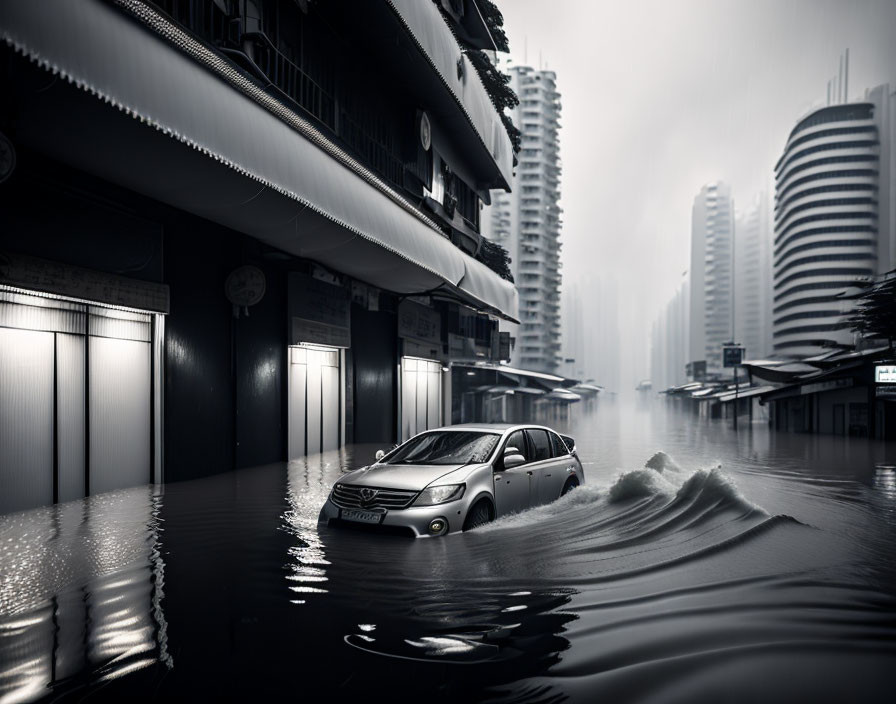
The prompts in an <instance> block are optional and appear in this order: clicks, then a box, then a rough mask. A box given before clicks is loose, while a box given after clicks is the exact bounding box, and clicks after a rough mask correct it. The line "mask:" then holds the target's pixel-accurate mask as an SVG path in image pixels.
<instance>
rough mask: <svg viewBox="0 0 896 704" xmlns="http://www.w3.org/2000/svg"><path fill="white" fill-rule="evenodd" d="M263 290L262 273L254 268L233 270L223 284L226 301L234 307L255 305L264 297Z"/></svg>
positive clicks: (243, 267)
mask: <svg viewBox="0 0 896 704" xmlns="http://www.w3.org/2000/svg"><path fill="white" fill-rule="evenodd" d="M264 289H265V278H264V272H262V271H261V269H259V268H258V267H254V266H241V267H239V268H238V269H234V270H233V271H232V272H230V275H229V276H228V277H227V281H226V282H224V290H225V292H226V293H227V300H229V301H230V302H231V303H233V305H235V306H253V305H255V304H256V303H258V302H259V301H260V300H261V298H262V296H264Z"/></svg>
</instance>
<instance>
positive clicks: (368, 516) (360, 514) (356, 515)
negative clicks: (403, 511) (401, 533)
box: [341, 508, 386, 524]
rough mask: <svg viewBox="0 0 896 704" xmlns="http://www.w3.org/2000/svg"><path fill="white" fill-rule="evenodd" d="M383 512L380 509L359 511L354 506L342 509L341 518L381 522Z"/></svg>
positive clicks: (359, 521) (362, 521) (358, 521)
mask: <svg viewBox="0 0 896 704" xmlns="http://www.w3.org/2000/svg"><path fill="white" fill-rule="evenodd" d="M385 515H386V514H385V512H381V511H361V510H359V509H356V508H344V509H342V516H341V517H342V520H344V521H355V522H357V523H377V524H378V523H381V522H382V520H383V516H385Z"/></svg>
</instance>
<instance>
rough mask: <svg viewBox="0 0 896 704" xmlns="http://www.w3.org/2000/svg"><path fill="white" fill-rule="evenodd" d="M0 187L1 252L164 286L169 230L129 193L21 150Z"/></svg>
mask: <svg viewBox="0 0 896 704" xmlns="http://www.w3.org/2000/svg"><path fill="white" fill-rule="evenodd" d="M16 157H17V158H16V169H15V171H14V172H13V174H12V176H11V177H10V178H9V180H8V181H6V182H5V183H2V184H0V249H5V250H8V251H10V252H15V253H19V254H28V255H30V256H34V257H41V258H43V259H50V260H53V261H57V262H63V263H65V264H72V265H74V266H81V267H86V268H90V269H96V270H98V271H104V272H108V273H111V274H118V275H120V276H127V277H130V278H133V279H140V280H143V281H153V282H161V281H162V277H163V270H162V264H163V256H162V229H163V228H162V224H161V222H160V221H159V220H158V219H156V218H154V217H153V216H152V213H151V211H150V212H149V213H147V212H145V209H144V208H143V203H142V202H141V200H140V199H139V198H138V197H136V196H134V194H132V193H130V192H129V191H125V190H124V189H118V188H115V186H113V185H112V184H109V183H107V182H105V181H101V180H99V179H95V178H93V177H91V176H89V175H87V174H85V173H83V172H80V171H75V170H73V169H70V168H68V167H65V166H63V165H62V164H59V163H57V162H53V161H50V160H48V159H46V158H45V157H42V156H40V155H38V154H36V153H34V152H32V151H29V150H24V149H19V150H18V152H17V155H16Z"/></svg>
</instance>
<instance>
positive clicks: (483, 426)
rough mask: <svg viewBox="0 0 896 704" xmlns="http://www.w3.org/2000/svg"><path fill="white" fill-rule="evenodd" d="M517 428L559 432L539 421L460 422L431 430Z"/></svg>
mask: <svg viewBox="0 0 896 704" xmlns="http://www.w3.org/2000/svg"><path fill="white" fill-rule="evenodd" d="M517 428H544V429H545V430H551V431H552V432H555V433H556V432H557V431H556V430H554V429H553V428H549V427H548V426H546V425H539V424H538V423H459V424H457V425H446V426H444V427H441V428H431V430H479V431H482V432H491V433H494V432H499V433H505V432H507V431H508V430H515V429H517Z"/></svg>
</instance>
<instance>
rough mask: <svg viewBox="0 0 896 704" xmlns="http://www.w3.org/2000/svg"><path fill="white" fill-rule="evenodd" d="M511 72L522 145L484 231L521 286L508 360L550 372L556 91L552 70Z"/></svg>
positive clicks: (556, 313) (556, 230)
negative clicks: (503, 252) (500, 250)
mask: <svg viewBox="0 0 896 704" xmlns="http://www.w3.org/2000/svg"><path fill="white" fill-rule="evenodd" d="M510 76H511V81H510V85H511V87H512V88H513V89H514V91H516V94H517V95H518V96H519V99H520V104H519V105H518V106H517V107H516V108H515V109H514V110H513V111H512V113H511V114H512V116H513V121H514V124H516V125H517V126H518V127H519V129H520V130H521V131H522V150H521V151H520V154H519V164H518V165H517V167H516V175H515V176H514V179H513V188H512V189H511V193H509V194H506V193H498V194H495V195H494V197H493V202H492V207H491V210H490V213H489V219H490V223H489V226H488V229H487V233H486V234H487V236H488V237H489V238H491V239H492V240H493V241H495V242H497V243H499V244H501V245H503V246H504V247H505V248H506V249H507V250H508V252H509V253H510V257H511V260H512V263H511V266H512V270H513V277H514V281H515V282H516V285H517V288H518V290H519V297H520V308H519V311H520V326H519V328H518V329H516V330H514V334H515V338H516V340H515V344H514V348H513V363H514V365H516V366H520V367H523V368H525V369H532V370H536V371H542V372H547V373H554V372H556V371H557V370H558V368H559V365H560V362H561V338H560V335H561V326H560V281H561V273H560V248H561V243H560V227H561V220H560V215H561V210H560V206H559V205H558V202H559V200H560V171H561V165H560V142H559V137H558V129H559V119H560V108H561V106H560V93H559V92H558V91H557V83H556V74H555V73H554V72H553V71H537V70H535V69H533V68H531V67H528V66H513V67H511V68H510Z"/></svg>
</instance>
